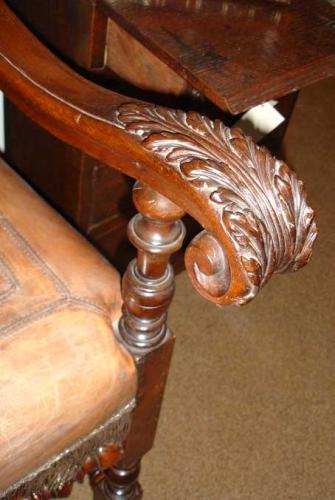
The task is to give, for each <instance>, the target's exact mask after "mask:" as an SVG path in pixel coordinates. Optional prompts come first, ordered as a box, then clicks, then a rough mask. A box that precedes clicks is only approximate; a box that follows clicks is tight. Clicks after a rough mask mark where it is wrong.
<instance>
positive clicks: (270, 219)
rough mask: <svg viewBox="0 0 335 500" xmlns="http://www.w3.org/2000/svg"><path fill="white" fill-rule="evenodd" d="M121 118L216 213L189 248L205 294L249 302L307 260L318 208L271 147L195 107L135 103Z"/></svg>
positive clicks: (122, 124) (189, 261)
mask: <svg viewBox="0 0 335 500" xmlns="http://www.w3.org/2000/svg"><path fill="white" fill-rule="evenodd" d="M116 120H117V125H119V126H120V127H121V128H123V129H124V130H126V131H128V132H129V133H131V134H133V135H135V136H136V138H137V140H138V141H140V142H141V143H142V144H143V146H144V148H145V149H147V150H149V151H151V152H153V153H154V154H156V155H157V156H159V157H160V158H161V159H162V160H164V161H165V162H166V163H167V164H168V165H169V167H171V169H173V170H174V171H175V172H177V173H178V174H179V176H180V177H181V178H182V179H183V180H184V181H186V182H187V183H188V184H189V185H190V186H191V187H192V188H193V192H195V196H198V197H199V196H200V198H199V203H200V204H201V206H202V207H206V205H204V202H205V203H206V204H207V210H208V207H210V208H211V212H213V213H214V215H215V223H214V224H213V222H210V221H209V223H208V227H205V231H204V232H202V233H200V235H198V236H197V237H196V238H195V239H194V240H193V242H192V243H191V245H190V246H189V248H188V249H187V251H186V256H185V260H186V266H187V269H188V272H189V274H190V276H191V279H192V281H193V284H194V285H195V287H196V288H197V289H198V290H199V291H200V293H202V294H203V295H204V296H205V297H206V298H208V299H210V300H212V301H214V302H216V303H221V304H222V303H234V304H244V303H246V302H248V301H250V300H251V299H252V298H254V297H255V295H256V294H257V292H258V290H259V289H260V288H261V287H263V286H264V285H265V283H266V282H267V281H268V280H269V278H270V277H271V276H272V274H273V273H281V272H285V271H296V270H297V269H299V268H301V267H302V266H304V265H305V264H306V263H307V262H308V260H309V257H310V255H311V251H312V246H313V243H314V240H315V238H316V236H317V230H316V224H315V221H314V212H313V210H312V209H311V208H310V207H309V206H308V205H307V203H306V195H305V191H304V187H303V183H302V182H301V181H300V180H299V179H298V178H297V175H296V174H295V172H293V171H292V170H290V168H289V167H288V166H287V165H286V164H285V163H284V162H282V161H280V160H277V159H275V158H274V157H272V156H271V154H270V153H269V151H268V150H267V149H266V148H264V147H259V146H257V145H256V144H255V143H254V141H253V140H252V139H251V138H250V137H247V136H245V135H244V134H243V132H242V131H241V130H239V129H229V128H228V127H226V126H224V124H223V123H222V122H220V121H219V120H215V121H212V120H210V119H209V118H207V117H204V116H201V115H199V114H198V113H195V112H188V113H186V112H183V111H174V110H169V109H166V108H163V107H159V106H156V107H154V106H152V107H151V106H150V107H149V106H147V105H142V104H134V103H131V104H124V105H122V106H121V107H120V108H119V109H118V112H117V116H116ZM204 209H206V208H204ZM222 235H224V238H222ZM229 241H230V245H229Z"/></svg>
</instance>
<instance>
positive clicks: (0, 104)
mask: <svg viewBox="0 0 335 500" xmlns="http://www.w3.org/2000/svg"><path fill="white" fill-rule="evenodd" d="M4 152H5V110H4V95H3V92H1V90H0V153H4Z"/></svg>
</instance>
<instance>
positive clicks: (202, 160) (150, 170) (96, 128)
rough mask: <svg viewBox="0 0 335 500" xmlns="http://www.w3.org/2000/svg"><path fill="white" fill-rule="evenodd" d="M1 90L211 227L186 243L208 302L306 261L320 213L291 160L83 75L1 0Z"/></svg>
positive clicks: (241, 296)
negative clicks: (58, 56) (316, 213)
mask: <svg viewBox="0 0 335 500" xmlns="http://www.w3.org/2000/svg"><path fill="white" fill-rule="evenodd" d="M0 88H1V89H2V90H3V91H4V92H5V94H7V96H8V97H9V98H10V99H11V100H12V101H13V102H14V103H15V104H16V105H17V106H18V107H19V108H20V109H21V110H22V111H24V112H25V113H26V114H27V115H28V116H30V117H31V118H32V119H34V120H35V121H36V122H38V123H39V124H40V125H41V126H43V127H44V128H46V129H48V130H49V131H50V132H51V133H53V134H54V135H56V136H57V137H59V138H61V139H62V140H63V141H65V142H67V143H69V144H71V145H72V146H74V147H76V148H79V149H81V150H82V151H84V152H85V153H87V154H89V155H91V156H93V157H95V158H97V159H98V160H100V161H102V162H104V163H106V164H108V165H110V166H112V167H113V168H116V169H118V170H120V171H122V172H123V173H125V174H127V175H129V176H131V177H134V178H136V179H139V180H141V181H142V182H144V183H146V184H148V185H150V186H151V187H152V188H153V189H155V190H157V191H158V192H160V193H161V194H163V195H164V196H166V197H167V198H169V199H171V200H172V201H173V202H174V203H176V204H177V205H179V206H180V207H182V208H183V209H184V210H185V211H186V212H188V213H189V214H191V215H192V216H193V217H194V218H195V219H197V220H198V221H199V222H200V224H201V225H202V226H203V227H204V231H203V232H202V233H200V235H198V236H197V237H196V238H195V239H194V240H193V241H192V243H191V244H190V246H189V247H188V249H187V251H186V256H185V258H186V267H187V270H188V272H189V274H190V276H191V279H192V281H193V284H194V285H195V287H196V288H197V289H198V290H199V291H200V293H202V294H203V295H204V296H205V297H206V298H208V299H209V300H212V301H213V302H215V303H217V304H226V303H234V304H244V303H246V302H248V301H250V300H251V299H252V298H253V297H255V295H256V294H257V292H258V290H259V289H260V288H261V287H262V286H263V285H264V284H265V283H266V282H267V281H268V279H269V278H270V277H271V275H272V274H273V273H279V272H284V271H295V270H297V269H299V268H300V267H302V266H303V265H305V264H306V263H307V261H308V259H309V257H310V254H311V250H312V246H313V242H314V240H315V238H316V235H317V231H316V225H315V222H314V213H313V210H312V209H311V208H310V207H308V205H307V204H306V197H305V192H304V189H303V184H302V182H301V181H300V180H298V178H297V176H296V174H295V173H294V172H293V171H292V170H290V169H289V168H288V166H287V165H286V164H285V163H283V162H281V161H279V160H276V159H275V158H273V157H272V156H271V155H270V153H269V152H268V151H267V150H266V149H265V148H260V147H258V146H257V145H256V144H255V143H254V142H253V141H252V139H251V138H250V137H246V136H245V135H244V134H243V133H242V132H241V131H240V130H238V129H232V130H230V129H229V128H227V127H225V126H224V125H223V124H222V123H221V122H220V121H211V120H209V119H208V118H206V117H203V116H200V115H199V114H197V113H194V112H190V113H184V112H182V111H173V110H169V109H165V108H161V107H156V106H152V105H150V104H146V103H141V102H139V101H136V100H132V99H129V98H125V97H123V96H120V95H118V94H115V93H113V92H110V91H107V90H105V89H102V88H100V87H98V86H96V85H94V84H92V83H90V82H88V81H86V80H85V79H83V78H81V77H80V76H78V75H77V74H75V73H74V72H72V71H71V70H70V69H69V68H68V67H67V66H65V65H64V64H62V63H61V62H60V61H59V60H57V59H56V58H55V57H54V56H53V55H52V54H51V53H50V52H49V51H48V50H46V49H45V47H44V46H43V45H42V44H41V43H39V42H38V41H37V40H36V39H35V38H34V36H33V35H32V34H31V33H30V32H29V31H28V30H27V29H26V28H25V27H24V25H23V24H22V23H21V22H20V21H19V20H18V19H17V18H16V17H15V16H14V14H13V13H12V12H11V10H10V9H9V8H8V7H7V6H6V4H5V2H4V0H0ZM125 101H126V103H125ZM36 154H38V151H36Z"/></svg>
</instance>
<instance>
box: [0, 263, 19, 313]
mask: <svg viewBox="0 0 335 500" xmlns="http://www.w3.org/2000/svg"><path fill="white" fill-rule="evenodd" d="M0 273H1V275H2V277H3V278H4V279H5V281H6V282H7V283H8V284H9V289H8V290H6V291H5V292H3V293H2V294H1V296H0V304H3V303H4V302H6V300H8V298H9V297H12V296H13V295H14V294H16V293H17V292H18V290H20V289H21V285H20V283H19V281H18V280H17V278H16V276H15V273H14V271H13V269H12V267H11V266H10V264H9V263H8V262H7V259H6V257H5V256H4V255H3V254H2V253H0Z"/></svg>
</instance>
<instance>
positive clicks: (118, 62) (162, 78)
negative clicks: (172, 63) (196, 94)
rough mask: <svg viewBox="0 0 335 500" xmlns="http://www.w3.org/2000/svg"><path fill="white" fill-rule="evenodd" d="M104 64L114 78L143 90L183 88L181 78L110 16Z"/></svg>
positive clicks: (176, 91)
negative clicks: (112, 73) (113, 74)
mask: <svg viewBox="0 0 335 500" xmlns="http://www.w3.org/2000/svg"><path fill="white" fill-rule="evenodd" d="M106 65H107V66H108V67H109V68H110V69H111V70H112V71H113V72H114V73H115V75H116V76H117V77H118V78H120V79H123V80H124V81H126V82H128V83H131V84H132V85H135V86H137V87H139V88H141V89H144V90H151V91H154V92H162V93H165V94H173V95H181V94H184V93H185V92H186V90H187V84H186V82H185V80H184V79H183V78H182V77H180V76H179V75H178V74H177V73H176V72H175V71H174V70H172V69H171V68H170V67H169V66H167V65H166V64H165V63H163V62H162V61H161V60H160V59H159V58H158V57H157V56H156V55H155V54H153V53H152V52H150V50H148V49H147V48H146V47H145V46H144V45H142V44H141V43H140V42H138V41H137V40H136V39H135V38H134V37H132V36H131V35H129V33H127V31H126V30H124V29H123V28H121V27H120V26H119V25H118V24H117V23H116V22H114V21H113V20H112V19H109V20H108V34H107V48H106Z"/></svg>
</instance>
